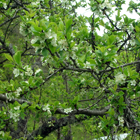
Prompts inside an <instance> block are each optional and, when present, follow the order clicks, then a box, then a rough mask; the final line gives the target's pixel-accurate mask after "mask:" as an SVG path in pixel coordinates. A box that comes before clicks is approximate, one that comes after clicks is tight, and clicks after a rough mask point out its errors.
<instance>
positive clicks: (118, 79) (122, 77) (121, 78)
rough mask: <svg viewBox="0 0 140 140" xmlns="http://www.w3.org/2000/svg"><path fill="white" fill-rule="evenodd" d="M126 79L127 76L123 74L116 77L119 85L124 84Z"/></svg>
mask: <svg viewBox="0 0 140 140" xmlns="http://www.w3.org/2000/svg"><path fill="white" fill-rule="evenodd" d="M125 79H126V76H125V75H124V74H122V73H118V74H117V75H116V76H115V81H116V83H117V84H124V83H125Z"/></svg>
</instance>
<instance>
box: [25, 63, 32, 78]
mask: <svg viewBox="0 0 140 140" xmlns="http://www.w3.org/2000/svg"><path fill="white" fill-rule="evenodd" d="M24 69H25V70H26V72H25V75H26V76H32V74H33V71H32V69H31V68H30V67H29V66H28V65H27V66H25V67H24Z"/></svg>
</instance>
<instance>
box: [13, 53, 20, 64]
mask: <svg viewBox="0 0 140 140" xmlns="http://www.w3.org/2000/svg"><path fill="white" fill-rule="evenodd" d="M14 60H15V62H16V63H17V64H19V65H21V52H20V51H18V52H16V53H15V55H14Z"/></svg>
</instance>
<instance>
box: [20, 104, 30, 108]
mask: <svg viewBox="0 0 140 140" xmlns="http://www.w3.org/2000/svg"><path fill="white" fill-rule="evenodd" d="M27 106H29V105H28V104H27V103H26V102H25V103H23V104H22V105H21V108H22V109H24V108H26V107H27Z"/></svg>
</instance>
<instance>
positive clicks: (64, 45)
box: [58, 39, 68, 51]
mask: <svg viewBox="0 0 140 140" xmlns="http://www.w3.org/2000/svg"><path fill="white" fill-rule="evenodd" d="M58 44H59V45H61V48H60V51H62V50H65V51H66V50H67V46H68V43H67V41H66V39H62V40H60V41H58Z"/></svg>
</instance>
